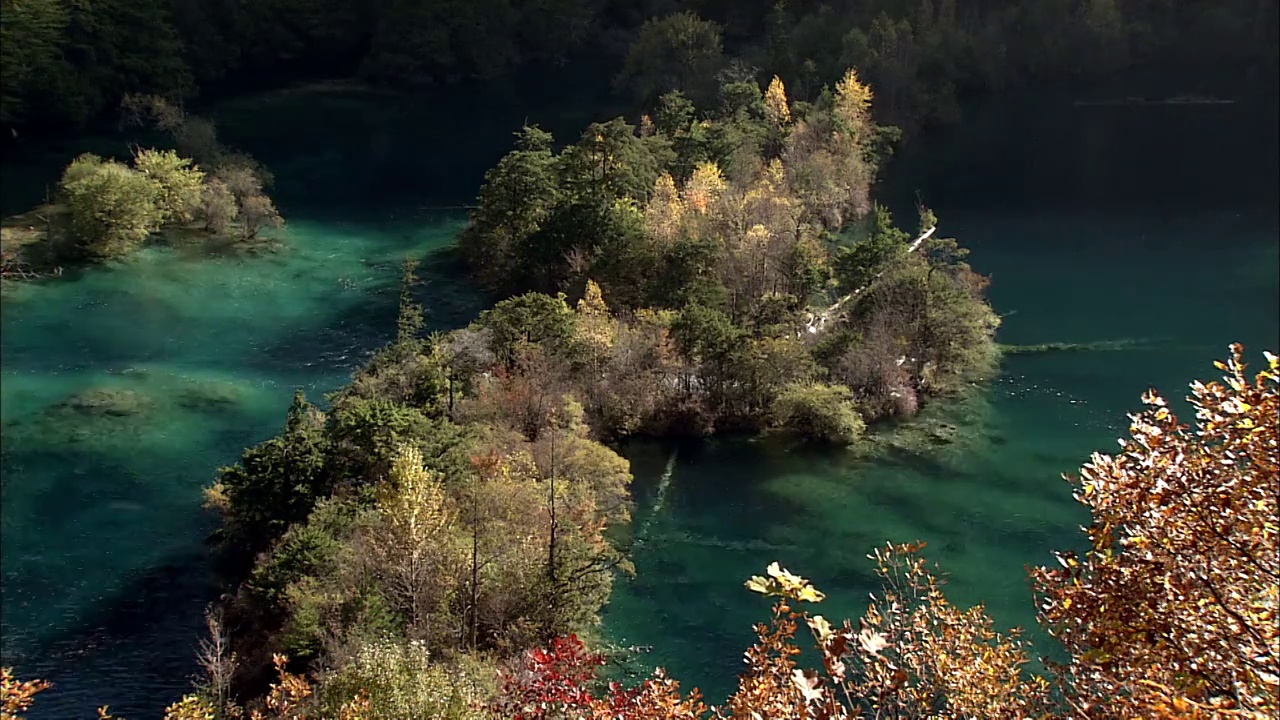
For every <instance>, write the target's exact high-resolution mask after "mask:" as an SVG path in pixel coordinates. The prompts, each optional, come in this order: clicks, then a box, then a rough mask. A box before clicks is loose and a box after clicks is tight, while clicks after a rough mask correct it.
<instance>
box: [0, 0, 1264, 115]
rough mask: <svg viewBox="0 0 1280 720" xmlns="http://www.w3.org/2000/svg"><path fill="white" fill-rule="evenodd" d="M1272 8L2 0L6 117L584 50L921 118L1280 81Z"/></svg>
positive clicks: (1091, 3) (1240, 4)
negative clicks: (986, 100) (848, 71)
mask: <svg viewBox="0 0 1280 720" xmlns="http://www.w3.org/2000/svg"><path fill="white" fill-rule="evenodd" d="M1276 23H1277V11H1276V5H1275V3H1272V2H1265V1H1262V2H1259V1H1258V0H1224V1H1223V2H1167V1H1161V0H1087V1H1085V2H1074V1H1072V0H1022V1H1021V2H1012V3H1006V2H980V3H958V2H955V0H877V1H875V2H851V1H850V0H832V1H828V2H814V1H802V0H791V1H790V2H785V1H780V2H776V3H765V2H760V3H735V2H726V1H723V0H703V1H701V2H688V3H677V2H673V1H672V0H430V1H424V2H415V1H413V0H377V1H376V2H367V3H351V2H336V1H334V0H319V1H317V2H300V1H298V0H264V1H262V2H252V3H248V2H235V1H234V0H104V1H103V2H93V3H82V2H72V1H71V0H4V2H3V14H2V15H0V39H2V42H0V48H2V49H0V73H2V74H3V76H4V78H5V82H4V90H3V95H0V124H3V125H4V126H5V127H7V128H10V129H21V130H23V131H28V132H37V131H38V132H65V131H68V130H74V129H75V128H79V127H83V126H84V125H85V124H87V123H91V122H94V121H98V120H101V119H103V118H104V117H106V114H107V113H109V112H110V111H111V110H113V109H114V107H115V105H116V104H117V103H118V102H119V100H120V98H121V97H123V96H124V95H125V94H127V93H149V94H158V95H162V96H165V97H169V98H172V99H183V98H185V99H192V100H195V99H199V98H208V97H212V96H220V95H228V94H235V93H238V92H243V91H245V90H249V89H260V88H271V87H282V86H286V85H289V84H294V83H298V82H303V81H314V80H334V79H340V80H358V81H361V82H365V83H371V84H375V85H380V86H386V87H394V88H405V89H412V88H421V87H423V86H429V85H432V84H438V83H453V82H471V81H485V80H491V79H493V78H494V77H496V76H500V75H503V74H507V73H510V72H512V71H513V70H516V69H518V68H525V67H536V66H538V65H540V64H546V63H560V62H564V61H566V60H567V59H568V58H570V57H572V56H574V55H575V53H580V54H586V55H589V56H591V57H593V58H594V60H593V62H594V63H604V65H605V66H607V67H612V68H614V72H616V75H617V85H618V89H619V90H620V91H622V92H624V93H628V94H636V95H639V96H641V97H642V99H649V100H651V99H653V98H652V97H648V98H644V97H643V96H646V95H652V94H653V92H654V88H659V87H661V89H662V90H669V89H672V88H673V87H677V88H680V89H684V90H686V91H687V92H689V94H690V95H691V96H693V97H694V99H695V100H699V101H701V100H705V99H707V98H705V97H698V96H697V92H696V90H697V88H694V87H683V85H684V81H683V80H681V78H698V80H697V81H696V83H701V84H702V85H704V86H707V87H711V86H710V85H707V83H709V82H710V81H711V80H712V78H714V77H715V76H716V75H717V73H722V72H727V73H730V74H732V75H735V76H739V77H745V76H750V77H754V78H755V79H758V80H763V79H767V78H768V77H770V76H772V75H775V74H776V75H779V76H781V77H782V78H783V80H784V81H786V82H787V83H788V84H789V85H790V87H791V90H792V93H793V96H795V97H797V98H799V99H805V100H812V99H814V98H815V97H816V94H817V93H818V92H819V90H820V89H821V87H822V86H823V85H824V84H829V83H833V82H835V81H836V80H838V79H839V75H840V73H842V72H843V71H844V69H845V68H846V67H849V66H856V67H858V68H859V69H860V70H861V71H862V73H863V76H864V77H865V78H866V79H867V80H869V81H870V82H871V83H872V84H873V86H874V87H876V88H877V90H878V92H879V95H880V98H881V103H880V105H879V112H880V114H881V118H882V119H885V120H888V121H891V122H894V123H896V124H899V125H914V124H916V123H927V122H945V121H948V120H951V119H954V118H955V116H956V113H957V111H958V106H957V102H958V101H959V100H960V99H962V98H963V97H965V96H968V95H972V94H975V93H986V92H991V91H998V90H1001V89H1004V88H1008V87H1015V86H1023V85H1029V84H1032V83H1034V84H1037V85H1040V84H1044V83H1064V82H1065V83H1078V82H1081V81H1085V80H1089V79H1106V78H1110V77H1112V76H1114V75H1116V74H1117V73H1121V74H1123V73H1125V72H1126V71H1133V72H1135V73H1139V74H1140V73H1141V72H1142V71H1143V70H1144V69H1145V68H1148V67H1153V66H1159V67H1162V68H1165V69H1166V70H1168V69H1177V71H1178V73H1179V74H1181V75H1183V76H1184V77H1185V78H1187V81H1188V83H1189V84H1190V85H1191V87H1188V88H1182V90H1184V91H1187V90H1195V89H1197V88H1200V87H1201V86H1203V85H1204V82H1199V83H1197V82H1196V81H1195V80H1194V79H1195V78H1197V77H1198V76H1201V75H1205V74H1208V75H1209V77H1210V78H1211V80H1210V81H1209V85H1213V84H1214V83H1218V84H1223V85H1225V84H1232V83H1236V82H1237V81H1239V80H1242V79H1244V77H1247V76H1261V78H1262V79H1263V80H1265V81H1271V80H1272V79H1273V78H1274V74H1275V65H1276V57H1277V49H1276V48H1277V40H1276V37H1277V24H1276ZM1242 69H1244V72H1240V70H1242ZM1214 78H1216V79H1214ZM671 79H676V80H677V83H676V84H674V85H670V86H665V87H664V84H665V83H667V81H669V80H671ZM655 83H656V84H655ZM696 83H695V84H696ZM1209 89H1210V90H1211V89H1212V88H1211V87H1210V88H1209ZM6 134H7V135H11V133H6Z"/></svg>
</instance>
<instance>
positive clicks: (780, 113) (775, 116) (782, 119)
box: [764, 75, 791, 127]
mask: <svg viewBox="0 0 1280 720" xmlns="http://www.w3.org/2000/svg"><path fill="white" fill-rule="evenodd" d="M764 114H765V117H766V118H768V120H769V122H770V123H771V124H773V125H774V126H777V127H780V126H782V125H786V124H787V123H789V122H791V108H790V107H789V106H788V105H787V90H786V88H785V87H784V86H783V85H782V78H780V77H778V76H777V75H774V76H773V80H771V81H769V88H768V89H767V90H765V91H764Z"/></svg>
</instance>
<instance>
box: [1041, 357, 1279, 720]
mask: <svg viewBox="0 0 1280 720" xmlns="http://www.w3.org/2000/svg"><path fill="white" fill-rule="evenodd" d="M1243 353H1244V350H1243V348H1241V347H1240V346H1239V345H1233V346H1232V347H1231V357H1230V359H1229V360H1228V361H1227V362H1226V363H1215V365H1216V366H1217V367H1218V369H1220V370H1222V371H1224V372H1225V377H1224V378H1223V381H1222V382H1210V383H1201V382H1195V383H1192V385H1191V397H1190V398H1189V400H1190V402H1191V406H1192V408H1193V410H1194V411H1195V417H1196V420H1195V427H1194V428H1192V427H1189V426H1187V425H1185V424H1181V423H1179V421H1178V419H1177V417H1176V416H1175V415H1174V413H1173V411H1172V409H1171V408H1170V407H1169V403H1168V402H1167V401H1166V400H1164V398H1162V397H1161V396H1160V395H1158V394H1156V392H1155V391H1150V392H1148V393H1146V394H1145V395H1144V396H1143V403H1144V404H1145V405H1146V406H1147V409H1146V410H1144V411H1143V412H1141V413H1139V414H1135V415H1131V416H1130V420H1131V424H1130V427H1129V438H1127V439H1125V440H1122V441H1121V445H1122V448H1121V452H1120V453H1119V454H1118V455H1114V456H1112V455H1103V454H1100V453H1098V454H1094V455H1093V457H1092V459H1091V460H1090V461H1089V463H1088V464H1086V465H1085V466H1084V467H1083V468H1082V469H1081V472H1080V475H1079V476H1076V477H1070V478H1069V479H1070V480H1071V482H1072V483H1073V484H1074V485H1075V487H1076V493H1075V497H1076V499H1077V500H1078V501H1079V502H1080V503H1081V504H1083V505H1084V506H1085V507H1087V508H1089V510H1090V512H1091V513H1092V517H1093V519H1092V522H1091V523H1090V525H1089V527H1088V528H1087V530H1086V536H1087V539H1088V549H1087V550H1086V551H1085V552H1084V554H1083V555H1079V554H1076V553H1073V552H1062V553H1059V555H1058V562H1059V563H1060V565H1061V567H1058V568H1053V569H1046V568H1040V569H1037V570H1035V571H1034V572H1033V573H1032V578H1033V580H1034V582H1035V589H1036V595H1037V597H1038V598H1039V605H1040V620H1041V622H1042V624H1044V626H1045V627H1046V628H1048V629H1049V631H1050V632H1051V633H1052V634H1053V635H1054V637H1056V638H1058V639H1059V640H1060V641H1061V642H1062V643H1063V645H1064V646H1065V648H1066V650H1067V652H1068V654H1069V656H1070V659H1069V660H1068V662H1067V663H1066V664H1065V666H1063V667H1062V669H1061V672H1062V677H1063V681H1064V683H1065V684H1066V688H1067V689H1066V691H1065V692H1066V694H1067V697H1068V698H1069V700H1070V703H1071V706H1072V715H1073V716H1076V717H1083V718H1108V719H1109V718H1122V717H1134V716H1144V717H1151V716H1157V715H1158V716H1160V717H1202V718H1228V717H1242V718H1259V719H1261V718H1266V717H1274V716H1275V715H1276V714H1277V712H1280V627H1278V626H1277V622H1276V621H1277V615H1276V612H1277V604H1278V603H1280V598H1278V597H1277V592H1278V590H1277V588H1278V587H1280V586H1278V585H1277V579H1278V578H1280V555H1277V553H1276V547H1277V543H1278V542H1280V534H1278V530H1277V524H1276V518H1277V498H1278V497H1280V474H1278V473H1277V457H1280V445H1278V442H1280V432H1278V431H1280V427H1278V425H1280V420H1277V417H1278V413H1280V401H1278V400H1277V397H1278V391H1280V386H1278V384H1277V383H1278V381H1280V359H1277V357H1276V356H1275V355H1272V354H1270V353H1267V354H1266V360H1267V367H1266V368H1264V369H1263V370H1260V371H1258V372H1257V373H1256V374H1253V375H1252V376H1250V374H1249V373H1247V372H1246V366H1245V364H1244V362H1243V360H1242V356H1243Z"/></svg>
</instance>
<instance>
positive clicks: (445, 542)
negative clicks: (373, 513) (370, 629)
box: [365, 447, 461, 637]
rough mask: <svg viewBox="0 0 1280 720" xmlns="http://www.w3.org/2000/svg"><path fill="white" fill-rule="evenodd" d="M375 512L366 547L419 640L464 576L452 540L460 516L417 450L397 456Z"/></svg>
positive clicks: (386, 591) (385, 588)
mask: <svg viewBox="0 0 1280 720" xmlns="http://www.w3.org/2000/svg"><path fill="white" fill-rule="evenodd" d="M377 509H378V523H377V524H376V525H375V526H374V527H373V528H371V530H370V531H369V534H368V535H367V536H366V545H365V548H366V550H367V551H368V557H369V560H370V561H371V568H372V571H373V572H374V573H375V574H376V576H377V577H378V579H379V582H380V585H381V587H382V592H383V593H384V594H385V596H386V597H387V599H388V600H390V601H391V603H392V605H393V607H395V609H396V610H397V611H398V612H400V613H401V615H402V616H403V617H404V618H405V620H406V622H407V623H408V627H409V628H410V632H411V633H412V634H414V635H418V636H419V637H421V634H422V633H428V632H429V631H428V629H427V628H428V621H429V619H430V618H431V616H432V615H433V614H435V613H437V612H439V611H441V610H443V609H444V608H445V603H447V602H448V599H449V592H450V590H451V588H452V587H453V586H454V585H456V584H457V580H458V578H457V575H458V573H459V571H460V570H461V567H460V564H461V563H460V562H459V561H460V558H459V557H458V553H456V552H453V551H454V550H455V549H456V548H455V547H454V545H453V543H452V541H451V540H450V538H449V534H450V531H451V528H452V526H453V525H454V522H455V521H454V517H455V513H456V510H455V509H454V508H453V507H452V506H451V504H450V503H449V501H448V499H447V497H446V495H445V491H444V488H443V486H442V485H441V481H440V478H439V476H437V475H435V474H434V473H432V472H430V471H429V470H427V469H426V468H425V467H423V464H422V453H421V452H419V451H418V450H417V449H416V448H413V447H402V448H401V449H400V452H399V453H398V454H397V455H396V458H395V460H394V461H393V462H392V464H391V472H390V475H389V477H388V478H387V482H386V483H384V484H383V485H382V486H381V487H380V496H379V498H378V506H377Z"/></svg>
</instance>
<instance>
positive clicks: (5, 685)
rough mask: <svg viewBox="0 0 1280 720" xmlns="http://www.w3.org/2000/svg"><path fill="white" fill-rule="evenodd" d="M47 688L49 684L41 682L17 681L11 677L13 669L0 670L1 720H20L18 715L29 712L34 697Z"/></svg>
mask: <svg viewBox="0 0 1280 720" xmlns="http://www.w3.org/2000/svg"><path fill="white" fill-rule="evenodd" d="M49 687H50V685H49V683H47V682H45V681H43V680H18V679H17V678H16V677H14V675H13V668H8V667H6V668H0V713H3V720H22V717H23V716H22V715H20V714H19V713H23V712H26V711H27V710H30V709H31V704H32V703H33V702H35V696H36V695H38V694H40V693H42V692H44V691H45V690H48V689H49Z"/></svg>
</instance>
